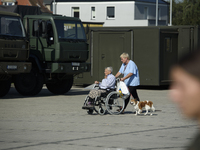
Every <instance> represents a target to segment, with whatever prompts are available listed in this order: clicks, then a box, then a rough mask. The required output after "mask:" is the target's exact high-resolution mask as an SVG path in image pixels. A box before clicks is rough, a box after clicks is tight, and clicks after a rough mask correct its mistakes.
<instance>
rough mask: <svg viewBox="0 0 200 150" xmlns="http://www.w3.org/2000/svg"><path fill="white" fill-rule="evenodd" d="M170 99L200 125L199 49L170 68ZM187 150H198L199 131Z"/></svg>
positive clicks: (199, 147)
mask: <svg viewBox="0 0 200 150" xmlns="http://www.w3.org/2000/svg"><path fill="white" fill-rule="evenodd" d="M170 75H171V79H172V84H171V90H170V97H171V99H172V100H173V101H174V102H175V103H176V104H177V105H178V106H179V108H180V110H181V112H182V113H183V114H184V115H185V116H186V117H188V118H191V119H195V120H197V122H198V124H199V127H200V50H198V51H194V52H192V53H191V54H189V55H187V56H185V57H183V58H182V59H181V60H180V61H179V62H178V63H177V64H175V65H174V66H173V67H172V69H171V74H170ZM187 150H200V131H199V132H198V133H197V135H196V137H195V139H194V140H193V142H192V143H191V144H190V145H189V146H188V147H187Z"/></svg>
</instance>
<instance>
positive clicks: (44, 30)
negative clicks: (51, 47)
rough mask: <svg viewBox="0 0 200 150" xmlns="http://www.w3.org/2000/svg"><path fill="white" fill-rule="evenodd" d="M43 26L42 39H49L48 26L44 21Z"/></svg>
mask: <svg viewBox="0 0 200 150" xmlns="http://www.w3.org/2000/svg"><path fill="white" fill-rule="evenodd" d="M41 26H42V37H43V38H46V37H47V35H46V34H47V33H46V32H47V25H46V22H45V21H42V23H41Z"/></svg>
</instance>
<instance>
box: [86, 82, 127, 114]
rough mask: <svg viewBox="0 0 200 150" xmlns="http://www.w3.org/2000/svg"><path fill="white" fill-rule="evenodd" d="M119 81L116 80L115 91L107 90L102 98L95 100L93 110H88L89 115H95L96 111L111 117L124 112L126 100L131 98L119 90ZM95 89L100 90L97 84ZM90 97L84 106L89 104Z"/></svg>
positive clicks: (98, 97)
mask: <svg viewBox="0 0 200 150" xmlns="http://www.w3.org/2000/svg"><path fill="white" fill-rule="evenodd" d="M119 82H121V81H119V79H117V80H116V83H117V84H116V88H115V89H109V88H108V89H106V92H105V93H102V94H101V96H97V97H95V99H94V106H93V108H88V111H87V113H88V114H93V112H94V111H95V112H96V113H98V114H99V115H104V114H106V113H107V112H108V113H109V114H111V115H118V114H120V113H121V112H122V111H123V110H124V105H125V102H124V100H125V99H126V98H127V97H128V96H129V94H122V92H121V91H120V89H119V87H118V86H119V84H118V83H119ZM93 89H100V88H99V87H98V85H97V84H95V85H94V87H93ZM88 100H89V96H88V95H87V96H86V98H85V102H84V106H86V105H87V104H88Z"/></svg>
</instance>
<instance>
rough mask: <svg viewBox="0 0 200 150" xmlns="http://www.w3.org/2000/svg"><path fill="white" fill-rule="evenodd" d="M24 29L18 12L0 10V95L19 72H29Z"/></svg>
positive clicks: (27, 49)
mask: <svg viewBox="0 0 200 150" xmlns="http://www.w3.org/2000/svg"><path fill="white" fill-rule="evenodd" d="M28 58H29V45H28V41H27V38H26V34H25V29H24V26H23V24H22V21H21V18H20V16H19V15H18V14H15V13H9V12H0V97H2V96H4V95H6V94H7V93H8V91H9V89H10V86H11V82H12V81H13V80H14V78H15V77H16V75H17V74H19V73H29V72H30V70H31V63H30V62H26V61H27V60H28Z"/></svg>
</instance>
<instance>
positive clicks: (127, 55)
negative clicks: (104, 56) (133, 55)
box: [120, 53, 130, 59]
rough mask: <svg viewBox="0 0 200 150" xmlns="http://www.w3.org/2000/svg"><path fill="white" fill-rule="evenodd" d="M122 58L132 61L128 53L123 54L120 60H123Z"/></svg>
mask: <svg viewBox="0 0 200 150" xmlns="http://www.w3.org/2000/svg"><path fill="white" fill-rule="evenodd" d="M121 57H123V58H128V59H130V58H129V54H128V53H122V54H121V55H120V58H121Z"/></svg>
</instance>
